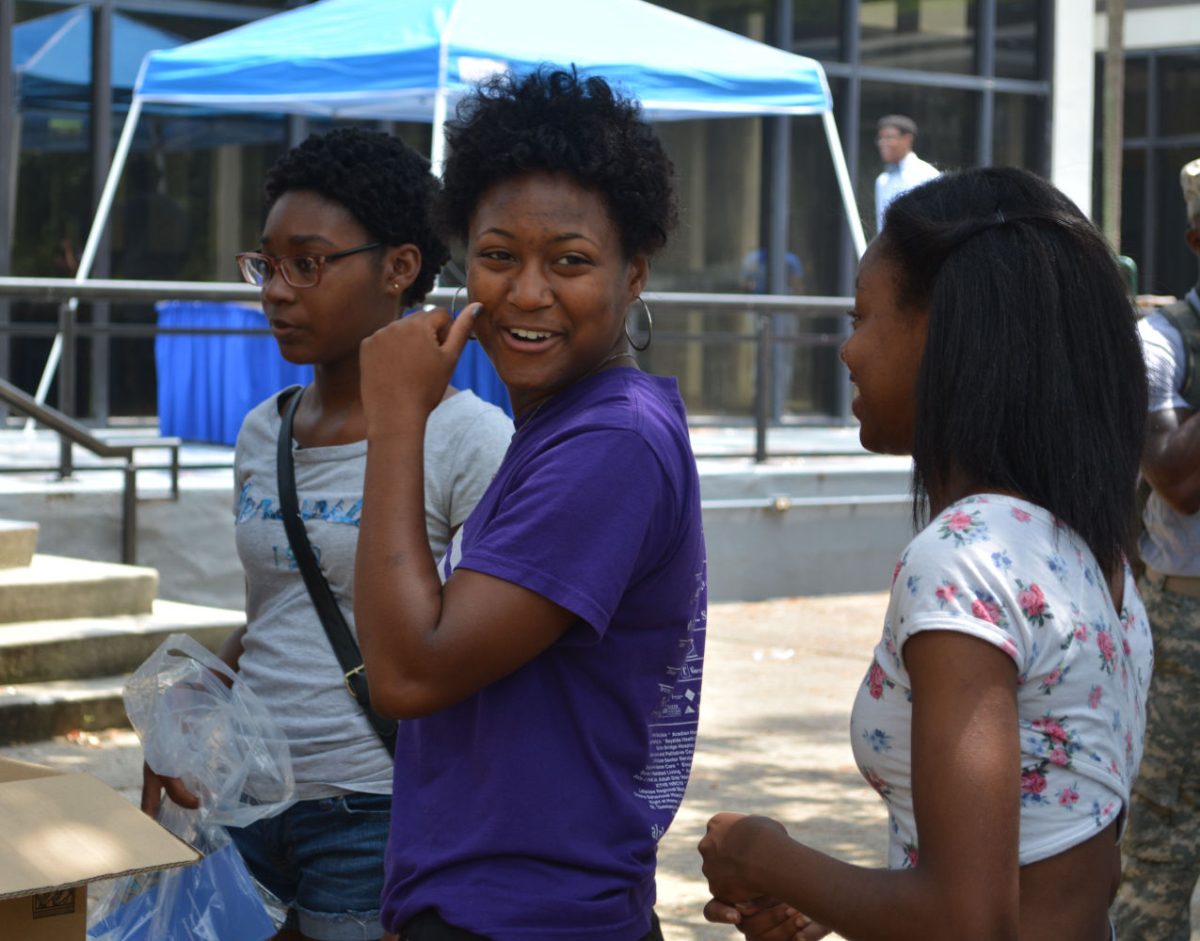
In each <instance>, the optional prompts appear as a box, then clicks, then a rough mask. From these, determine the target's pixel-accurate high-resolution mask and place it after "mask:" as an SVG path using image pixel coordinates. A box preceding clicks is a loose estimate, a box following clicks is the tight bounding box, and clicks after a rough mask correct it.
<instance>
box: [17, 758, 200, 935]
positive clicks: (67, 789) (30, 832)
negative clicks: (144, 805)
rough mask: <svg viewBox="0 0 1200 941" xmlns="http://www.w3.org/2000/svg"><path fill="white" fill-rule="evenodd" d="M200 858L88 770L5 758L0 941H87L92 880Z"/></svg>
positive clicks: (160, 867)
mask: <svg viewBox="0 0 1200 941" xmlns="http://www.w3.org/2000/svg"><path fill="white" fill-rule="evenodd" d="M199 858H200V854H199V853H197V852H196V851H195V850H194V849H192V848H191V847H190V846H188V845H187V844H186V843H184V842H183V841H182V840H180V839H179V838H178V837H176V836H175V835H174V834H172V833H170V832H169V831H167V830H165V829H163V828H162V827H160V826H159V825H158V824H157V823H155V822H154V821H153V820H151V819H150V818H149V817H147V816H146V815H145V814H143V813H142V812H141V811H140V810H139V809H138V808H136V807H134V806H133V805H132V804H131V803H130V802H129V801H127V800H126V799H125V798H123V797H122V796H121V795H120V794H118V793H117V792H116V791H114V790H113V789H112V788H110V787H109V786H108V785H106V784H104V783H103V782H101V781H99V780H97V779H96V778H93V777H92V776H91V775H87V774H64V773H62V772H60V771H56V770H54V769H53V768H45V767H42V766H41V765H33V764H28V763H26V762H23V761H11V760H7V759H0V939H3V941H18V939H19V941H84V939H85V937H86V935H87V883H89V882H91V881H92V880H93V879H107V878H113V877H115V876H123V875H127V874H130V873H135V872H149V871H150V870H154V869H166V868H169V867H171V866H182V865H185V864H187V863H192V862H195V861H196V860H197V859H199Z"/></svg>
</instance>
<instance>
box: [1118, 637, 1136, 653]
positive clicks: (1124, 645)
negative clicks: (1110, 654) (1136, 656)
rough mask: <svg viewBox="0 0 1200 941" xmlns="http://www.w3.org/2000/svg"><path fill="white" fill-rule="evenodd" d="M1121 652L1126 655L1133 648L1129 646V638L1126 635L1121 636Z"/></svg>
mask: <svg viewBox="0 0 1200 941" xmlns="http://www.w3.org/2000/svg"><path fill="white" fill-rule="evenodd" d="M1121 652H1122V653H1124V654H1125V656H1127V657H1128V656H1129V655H1130V654H1131V653H1132V652H1133V648H1132V647H1130V646H1129V639H1128V638H1127V637H1122V638H1121Z"/></svg>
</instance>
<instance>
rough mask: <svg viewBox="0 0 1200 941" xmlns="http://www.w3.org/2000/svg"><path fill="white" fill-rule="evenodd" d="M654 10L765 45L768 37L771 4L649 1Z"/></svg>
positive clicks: (752, 0)
mask: <svg viewBox="0 0 1200 941" xmlns="http://www.w3.org/2000/svg"><path fill="white" fill-rule="evenodd" d="M652 2H653V3H654V5H655V6H660V7H666V9H668V10H674V11H675V12H676V13H682V14H683V15H684V16H690V17H692V18H693V19H697V20H703V21H704V22H705V23H710V24H711V25H713V26H719V27H720V28H721V29H727V30H729V31H730V32H731V33H740V34H741V35H743V36H749V37H750V38H751V39H757V40H758V41H759V42H767V41H769V40H770V36H771V10H772V4H771V0H728V2H725V3H721V4H719V5H718V4H713V3H710V2H709V0H652Z"/></svg>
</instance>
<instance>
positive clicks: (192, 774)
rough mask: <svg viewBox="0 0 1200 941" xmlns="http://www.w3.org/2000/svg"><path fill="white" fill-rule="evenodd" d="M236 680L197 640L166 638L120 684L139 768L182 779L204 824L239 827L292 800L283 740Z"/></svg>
mask: <svg viewBox="0 0 1200 941" xmlns="http://www.w3.org/2000/svg"><path fill="white" fill-rule="evenodd" d="M236 677H237V674H236V673H234V672H233V671H232V670H230V669H229V667H228V666H227V665H226V664H225V663H223V662H222V661H221V660H219V659H218V658H217V657H216V656H215V655H214V654H213V653H211V652H210V651H209V650H207V649H206V648H205V647H203V646H201V644H200V643H199V642H197V641H196V640H194V639H192V638H191V637H188V636H187V635H186V634H172V635H171V636H170V637H168V638H167V639H166V640H165V641H163V643H162V644H161V645H160V646H159V648H158V649H157V650H156V651H155V652H154V653H152V654H151V655H150V657H149V658H147V660H146V662H145V663H143V664H142V665H141V666H140V667H138V669H137V671H136V672H135V673H134V674H133V675H132V676H131V677H130V678H129V681H128V682H127V683H126V684H125V712H126V714H127V715H128V716H129V721H130V723H131V724H132V725H133V728H134V730H135V731H136V732H137V734H138V738H140V739H141V740H142V750H143V753H144V755H145V759H146V763H147V764H148V765H149V766H150V767H151V768H152V769H153V770H154V771H155V772H156V773H157V774H161V775H166V776H169V777H175V778H180V779H181V780H182V781H183V783H184V785H185V786H186V787H187V789H188V790H189V791H191V792H192V793H193V794H195V795H196V796H197V797H198V798H199V799H200V822H201V823H205V824H221V825H224V826H233V827H244V826H246V825H247V824H250V823H253V822H254V821H255V820H260V819H262V818H263V817H270V816H274V815H275V814H278V813H280V812H281V811H282V810H284V809H285V808H286V807H288V806H290V805H291V803H292V802H293V801H292V794H293V791H294V790H295V781H294V779H293V777H292V759H291V753H290V752H289V750H288V743H287V739H286V738H284V736H283V733H282V732H280V731H279V726H278V725H277V724H276V722H275V720H274V719H273V718H272V717H271V714H270V713H269V712H268V711H267V707H266V706H265V705H263V703H262V702H261V701H260V700H259V699H258V697H257V696H255V695H254V693H253V692H252V691H251V690H250V689H249V687H247V686H246V685H245V684H243V683H237V682H234V681H235V679H236ZM227 681H228V682H227Z"/></svg>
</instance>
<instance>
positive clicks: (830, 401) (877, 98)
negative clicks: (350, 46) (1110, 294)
mask: <svg viewBox="0 0 1200 941" xmlns="http://www.w3.org/2000/svg"><path fill="white" fill-rule="evenodd" d="M657 2H658V4H659V5H660V6H664V7H667V8H669V9H671V10H674V11H676V12H679V13H682V14H685V15H688V16H691V17H695V18H697V19H701V20H704V21H706V22H709V23H712V24H714V25H716V26H719V27H722V28H724V29H728V30H731V31H733V32H737V33H741V34H743V35H746V36H749V37H751V38H754V39H757V40H760V41H763V42H768V43H771V44H774V45H777V46H780V47H783V48H785V49H788V50H790V51H794V52H797V53H800V54H803V55H807V56H811V57H813V58H816V59H818V60H819V61H820V62H821V63H822V65H823V66H824V68H825V70H826V72H827V74H828V76H829V81H830V86H831V89H832V93H833V100H834V104H835V115H836V118H837V122H838V126H839V128H840V132H841V135H842V144H843V149H844V152H845V155H846V159H847V163H848V166H849V169H850V173H851V177H852V181H853V185H854V187H855V191H856V195H857V198H858V202H859V208H860V212H861V215H862V218H863V220H864V224H865V226H866V228H867V236H868V237H870V236H871V235H872V234H873V232H872V229H873V228H874V207H873V202H874V189H873V185H874V179H875V176H876V175H877V174H878V172H879V171H880V169H881V163H880V159H879V155H878V152H877V151H876V147H875V136H876V121H877V120H878V118H879V117H880V116H882V115H884V114H891V113H903V114H907V115H909V116H910V117H912V118H913V119H914V120H915V121H916V123H917V125H918V127H919V135H918V139H917V151H918V153H919V154H920V155H921V156H922V157H923V158H925V159H926V160H929V161H931V162H933V163H934V164H936V165H937V166H939V167H941V168H944V169H950V168H958V167H968V166H978V165H988V164H1010V165H1017V166H1023V167H1028V168H1030V169H1033V170H1036V171H1039V172H1042V173H1048V171H1049V140H1050V134H1049V130H1048V125H1049V121H1050V98H1051V81H1050V76H1051V68H1052V62H1051V59H1052V52H1051V50H1052V38H1053V28H1054V23H1053V18H1054V9H1055V4H1054V3H1052V2H1041V0H657ZM92 3H93V6H94V10H93V12H92V14H91V15H92V17H93V19H94V21H95V22H96V23H98V24H100V34H101V35H103V33H104V32H105V31H106V30H108V31H110V32H111V30H112V24H111V21H112V17H113V16H114V15H115V14H120V15H122V16H126V17H129V18H131V19H133V20H136V21H138V22H139V23H142V24H145V25H148V26H152V27H154V28H156V29H159V30H162V31H164V32H167V33H170V34H173V35H175V36H177V37H179V38H180V39H182V40H185V41H190V40H193V39H196V38H200V37H203V36H207V35H212V34H215V33H218V32H221V31H224V30H227V29H230V28H232V27H235V26H237V25H239V24H240V23H244V22H246V21H249V20H252V19H256V18H258V17H261V16H268V15H271V14H272V13H275V12H278V11H279V10H282V9H286V8H288V7H291V6H297V5H300V4H299V3H298V2H285V0H275V2H272V0H253V2H247V3H234V2H217V0H170V2H167V0H92ZM68 6H69V4H67V3H66V2H63V0H0V11H2V10H4V9H5V8H7V10H8V13H9V15H10V16H11V18H12V22H13V23H14V24H20V23H23V22H26V21H30V20H32V19H34V18H37V17H42V16H46V15H48V14H52V13H55V12H61V11H63V10H65V9H67V8H68ZM105 18H107V24H108V25H107V26H105V22H106V20H105ZM110 48H111V47H110ZM100 54H110V53H103V51H102V52H101V53H100ZM1135 73H1136V68H1135V63H1131V81H1130V94H1131V96H1132V95H1135V94H1136V88H1137V87H1145V83H1150V82H1153V86H1154V89H1155V91H1156V93H1157V92H1158V91H1161V90H1162V89H1173V91H1172V92H1171V94H1173V95H1176V96H1177V98H1178V101H1179V102H1180V104H1179V105H1176V106H1172V107H1171V108H1169V109H1167V110H1169V111H1170V113H1169V114H1167V113H1166V112H1165V111H1164V110H1162V109H1160V110H1159V111H1158V112H1155V113H1156V115H1159V117H1157V118H1155V120H1154V122H1153V127H1148V128H1147V129H1146V132H1145V135H1144V136H1141V137H1138V136H1135V135H1134V133H1133V131H1134V130H1135V128H1134V127H1133V122H1130V149H1129V150H1128V151H1127V157H1126V159H1127V166H1129V167H1130V168H1131V172H1132V168H1133V167H1134V166H1135V165H1136V162H1137V160H1138V159H1142V160H1143V161H1145V162H1146V163H1148V164H1151V163H1152V164H1154V165H1155V166H1156V167H1164V168H1165V167H1166V166H1167V165H1168V164H1171V162H1172V161H1175V160H1176V157H1177V152H1176V150H1172V148H1176V149H1178V148H1179V147H1185V146H1188V145H1189V143H1188V141H1189V139H1188V138H1187V137H1186V135H1187V134H1189V133H1190V134H1192V135H1193V137H1194V133H1195V128H1194V127H1193V128H1192V129H1191V130H1190V131H1188V130H1187V129H1186V128H1185V129H1184V130H1182V131H1180V130H1179V129H1178V128H1177V127H1176V123H1177V122H1178V120H1179V119H1178V112H1177V110H1175V109H1176V108H1180V107H1190V114H1192V115H1195V114H1196V113H1197V107H1196V101H1197V98H1196V96H1197V91H1196V84H1195V82H1196V79H1195V76H1196V74H1197V68H1196V53H1192V58H1191V59H1190V60H1186V59H1184V60H1177V59H1176V58H1171V57H1162V58H1153V57H1147V61H1146V62H1145V75H1146V77H1145V78H1144V79H1138V78H1136V76H1135ZM1137 81H1142V82H1143V86H1138V85H1137ZM17 91H18V95H19V91H20V90H19V88H18V90H17ZM1146 94H1147V95H1150V94H1151V92H1150V91H1149V90H1147V91H1146ZM1188 96H1190V97H1188ZM18 100H19V103H20V106H19V112H18V114H19V117H18V119H17V125H18V129H17V133H16V134H15V141H14V147H13V153H14V154H17V155H18V159H16V160H14V161H12V164H13V166H12V172H11V173H10V190H9V206H10V207H11V208H12V209H13V211H12V212H11V213H10V214H9V218H10V219H11V229H10V241H9V245H10V251H9V255H10V259H9V262H8V271H9V272H11V273H12V274H17V275H28V276H63V275H66V274H68V273H69V272H70V271H71V266H72V263H73V259H74V257H76V256H77V254H78V252H79V251H80V250H81V248H82V245H83V241H84V239H85V238H86V235H87V229H88V225H89V222H90V218H91V207H92V206H93V205H94V204H95V198H96V193H97V189H98V186H99V183H98V180H99V175H100V171H101V170H102V169H103V168H104V166H105V162H106V159H107V154H105V153H98V152H97V146H96V144H95V140H94V139H95V138H96V137H97V134H96V133H95V129H94V128H93V127H92V123H91V111H90V106H89V103H90V100H91V89H89V88H87V87H84V88H81V89H78V90H77V95H76V97H75V100H70V101H61V100H58V101H43V102H39V101H31V100H23V99H21V98H19V97H18ZM128 100H129V93H128V91H127V90H122V89H114V91H113V94H112V102H113V104H112V109H111V114H110V116H109V118H108V120H107V121H106V122H104V124H106V125H107V126H106V127H101V128H100V130H101V132H102V133H103V134H104V136H105V139H106V140H107V141H108V151H107V152H108V153H111V147H112V144H113V143H114V142H115V139H116V135H117V134H119V132H120V126H121V121H122V119H123V115H124V109H125V107H126V106H127V103H128ZM1189 102H1190V105H1189V104H1188V103H1189ZM1131 107H1132V110H1134V111H1136V110H1137V108H1136V107H1135V106H1131ZM1127 120H1128V119H1127ZM1147 120H1149V119H1147ZM324 126H327V125H323V124H321V123H319V122H308V123H307V124H301V123H300V122H297V121H295V120H289V119H288V118H286V117H285V116H282V115H257V116H241V117H219V116H218V117H214V116H203V117H199V116H188V115H185V114H163V113H157V114H145V115H144V116H143V120H142V123H141V127H140V130H139V133H138V138H137V141H136V143H135V146H134V149H133V152H132V154H131V157H130V160H129V165H128V168H127V170H126V172H125V174H124V179H123V182H122V184H121V188H120V190H119V192H118V196H117V199H116V202H115V205H114V215H113V221H112V224H111V227H110V234H109V239H108V251H107V252H106V253H102V255H101V258H100V259H99V263H98V266H97V268H96V269H95V272H94V273H95V275H96V276H111V277H118V278H153V279H157V280H170V279H177V278H178V279H187V280H201V281H203V280H226V281H227V280H232V279H234V278H235V277H236V272H235V270H234V265H233V255H234V253H235V252H236V251H238V250H241V249H245V248H247V247H251V246H253V245H255V244H256V243H257V240H258V228H259V226H260V225H261V222H262V201H261V182H262V179H263V176H264V174H265V171H266V169H267V167H268V166H269V165H270V164H271V162H272V161H273V160H275V159H276V158H277V157H278V156H279V155H280V154H281V153H282V152H283V151H284V150H285V149H286V147H287V146H288V145H289V142H291V141H295V140H297V139H298V138H299V136H300V135H302V134H303V133H305V132H306V131H307V130H319V129H321V128H322V127H324ZM388 127H389V128H390V129H391V130H393V131H394V132H395V133H398V134H400V135H401V136H402V137H404V138H405V139H406V140H407V141H409V142H410V143H411V144H413V146H415V147H417V148H418V149H419V150H422V151H423V152H428V147H429V142H430V130H429V126H428V125H405V124H401V125H389V126H388ZM660 133H661V135H662V137H663V138H664V140H665V142H666V144H667V146H668V148H669V150H670V153H671V155H672V157H673V159H674V161H675V164H676V168H677V172H678V183H679V196H680V204H681V208H682V217H681V226H680V228H679V230H678V231H677V232H676V234H675V237H674V239H673V242H672V244H671V245H670V246H669V248H668V249H667V250H666V251H665V252H664V254H663V255H662V256H661V257H660V258H659V259H657V261H656V264H655V266H654V269H653V275H652V281H651V285H650V288H651V290H652V291H701V292H723V293H738V292H743V291H745V290H752V289H753V286H752V283H753V281H754V280H755V270H754V269H755V262H754V258H755V256H754V253H755V251H756V250H758V249H762V248H764V247H765V246H767V245H768V244H771V240H770V238H769V233H770V232H771V231H772V221H773V219H774V220H775V221H776V222H777V221H778V219H779V214H780V213H782V214H783V218H784V230H785V231H786V238H785V239H784V241H785V242H786V252H787V254H788V255H789V256H791V257H789V263H788V266H787V267H788V272H789V277H788V281H789V288H790V289H791V290H793V291H801V292H803V293H805V294H810V295H822V296H838V295H846V294H849V293H852V285H853V273H854V267H855V257H854V251H853V247H852V244H851V242H850V238H849V233H848V230H847V226H846V224H845V220H844V218H843V211H842V206H841V202H840V199H839V195H838V188H837V184H836V179H835V176H834V171H833V167H832V164H831V160H830V157H829V153H828V150H827V145H826V141H825V137H824V133H823V130H822V127H821V122H820V119H819V118H816V117H812V118H808V117H804V118H790V119H781V118H735V119H718V120H705V121H699V120H697V121H684V122H676V123H666V124H663V125H661V126H660ZM1179 134H1183V135H1184V136H1183V137H1182V138H1181V137H1180V136H1179ZM1143 143H1144V144H1145V146H1144V147H1143V146H1142V144H1143ZM101 149H102V148H101ZM1139 154H1140V155H1141V156H1140V158H1139V156H1138V155H1139ZM781 162H782V163H784V164H785V167H784V169H785V170H786V173H785V174H784V175H783V176H784V178H785V179H786V181H787V186H786V187H785V191H784V192H778V191H777V190H776V189H775V187H774V185H773V183H772V181H777V180H779V179H780V175H781V174H780V172H779V171H780V163H781ZM1177 162H1178V161H1177ZM1161 172H1164V173H1165V170H1162V171H1161ZM1176 172H1177V169H1176ZM1126 198H1127V207H1128V208H1127V209H1126V220H1127V226H1128V227H1129V230H1130V241H1131V242H1132V241H1136V240H1137V239H1138V238H1142V239H1143V240H1144V239H1145V233H1143V232H1141V231H1140V230H1137V226H1138V222H1137V219H1136V215H1137V212H1136V207H1135V206H1133V205H1132V204H1131V203H1130V202H1129V201H1130V200H1133V201H1135V202H1136V200H1137V198H1138V197H1137V196H1136V195H1135V194H1134V193H1132V192H1130V191H1128V190H1127V197H1126ZM1165 211H1167V210H1166V206H1165V202H1164V212H1165ZM774 231H777V232H778V231H779V226H778V225H775V228H774ZM777 243H778V240H776V244H777ZM2 255H3V253H2V252H0V256H2ZM1139 262H1140V260H1139ZM1140 263H1142V266H1143V270H1144V271H1145V272H1146V274H1147V275H1149V276H1151V277H1154V278H1159V277H1160V276H1161V277H1165V276H1166V273H1167V272H1166V269H1165V268H1163V269H1162V270H1160V269H1159V268H1158V267H1156V266H1155V265H1153V264H1147V263H1144V262H1140ZM3 265H4V259H3V257H0V267H2V266H3ZM1156 283H1157V282H1156ZM9 309H10V310H9V316H10V317H11V320H12V321H13V322H14V323H21V322H28V321H40V322H53V320H54V319H55V317H56V312H55V309H54V307H53V305H47V304H44V303H41V304H39V303H32V302H16V301H14V302H12V303H11V304H10V305H9ZM840 313H841V312H840V311H836V312H835V311H829V312H827V315H825V314H824V312H823V315H822V316H820V317H817V318H815V319H809V320H804V321H801V322H800V323H799V325H798V326H796V327H794V328H791V330H790V331H789V330H786V329H785V330H784V331H782V332H784V333H789V332H790V333H791V334H792V336H793V341H792V342H789V343H786V344H784V346H783V347H782V355H783V356H784V358H785V359H786V363H782V364H781V363H780V362H779V361H778V360H776V368H777V369H781V370H782V372H781V375H783V376H784V378H785V380H786V382H785V383H784V387H783V388H782V389H781V391H780V401H779V402H777V403H776V404H777V409H776V417H777V418H779V419H780V420H784V421H827V420H829V419H830V418H831V417H836V416H837V415H838V414H839V409H840V405H839V388H840V383H841V377H840V370H839V368H838V364H837V362H836V355H835V354H836V349H835V345H836V342H837V338H838V335H839V334H840V332H841V330H842V329H843V326H844V324H843V318H841V317H840ZM82 316H83V318H84V319H85V320H86V319H87V318H92V317H94V318H97V319H105V318H107V319H110V320H111V321H112V322H114V323H122V322H133V323H151V322H153V319H154V312H153V310H152V309H150V307H149V306H148V305H145V304H125V303H113V304H110V305H84V309H83V313H82ZM756 319H757V318H756V317H755V316H754V314H753V312H752V311H749V310H748V311H746V312H745V313H720V314H716V313H712V312H706V311H704V310H703V309H699V308H698V309H697V310H695V311H692V312H688V311H683V312H679V313H673V314H671V315H670V316H664V317H656V327H657V329H658V332H659V334H660V336H661V338H662V340H663V342H658V338H656V343H655V345H654V346H653V347H652V348H651V350H650V352H649V353H648V354H647V355H646V357H645V358H644V362H645V364H646V365H647V366H648V368H650V369H652V370H654V371H656V372H664V373H672V374H675V375H677V376H678V377H679V378H680V382H681V387H682V388H683V390H684V393H685V397H686V399H687V402H688V406H689V408H690V410H691V412H692V413H693V414H694V415H697V416H704V415H720V416H723V417H730V416H733V417H736V416H743V417H747V418H748V417H749V416H750V414H751V409H752V403H753V396H754V388H755V354H754V344H753V343H752V342H750V341H751V340H752V339H753V336H754V330H755V323H756ZM797 330H798V331H799V333H800V336H799V342H795V331H797ZM683 336H686V337H689V338H691V340H692V341H695V340H697V339H699V340H700V341H702V342H680V340H679V338H680V337H683ZM672 337H674V338H675V340H674V342H673V341H672ZM806 338H808V339H812V338H815V339H816V343H815V345H813V344H809V343H807V342H806ZM0 342H4V341H0ZM49 342H50V341H49V339H48V338H34V337H28V336H21V335H19V334H14V335H13V336H12V337H11V338H10V339H8V340H7V341H6V343H7V346H8V352H7V357H8V362H9V364H10V365H9V368H8V369H7V371H6V373H5V374H7V375H9V376H11V377H13V379H14V381H16V382H18V383H19V384H20V385H22V386H23V387H25V388H32V387H33V386H34V385H35V384H36V381H37V377H38V375H39V373H40V370H41V366H42V364H43V363H44V362H45V356H46V352H47V350H48V347H49ZM152 347H153V341H152V340H150V339H129V338H116V337H114V338H113V339H111V340H107V341H99V340H98V341H87V340H84V341H81V348H80V356H79V361H80V363H81V374H80V376H79V380H78V382H77V389H78V395H77V401H76V403H75V410H76V411H77V413H78V414H81V415H87V416H92V417H95V418H100V419H103V418H107V417H109V416H146V415H153V414H154V407H155V406H154V402H155V383H154V375H153V368H154V366H153V349H152ZM2 352H3V351H2V350H0V353H2ZM780 352H781V351H777V355H780ZM0 368H3V362H2V360H0Z"/></svg>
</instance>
